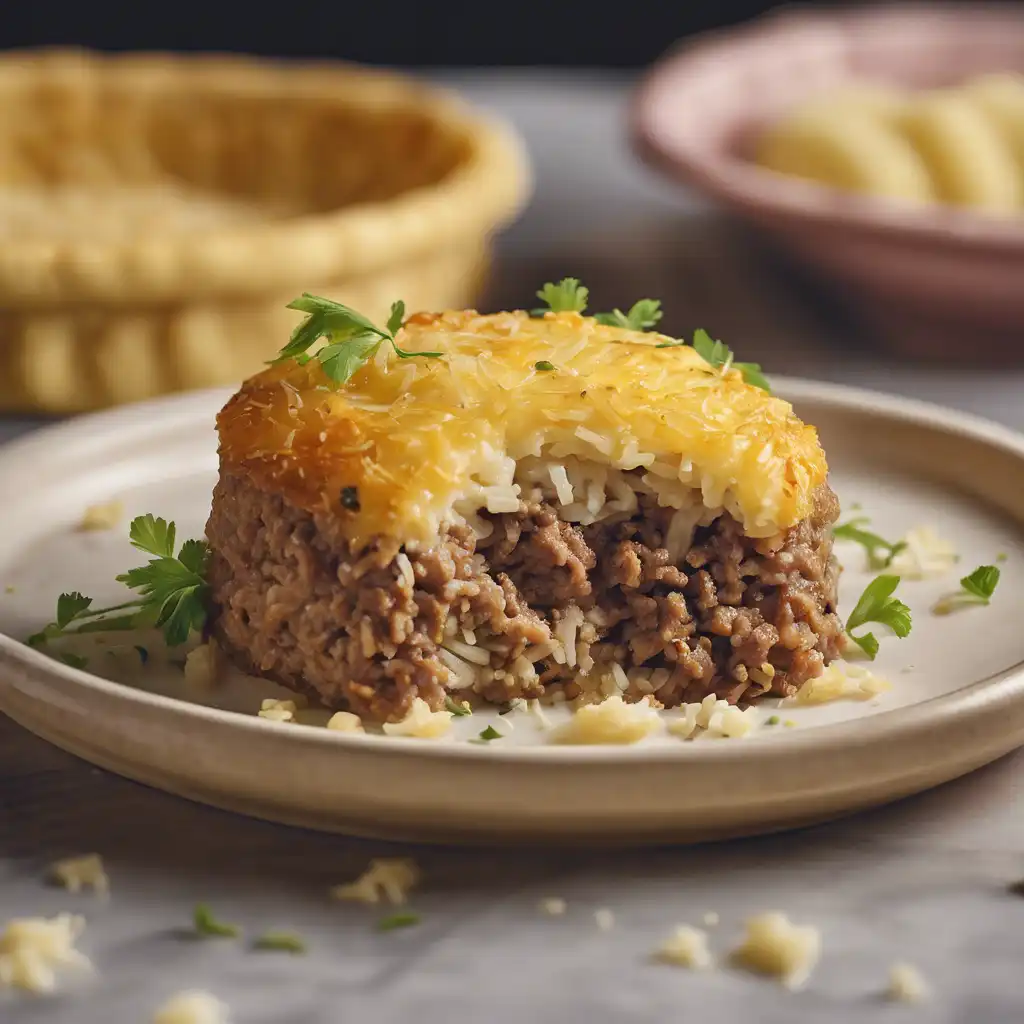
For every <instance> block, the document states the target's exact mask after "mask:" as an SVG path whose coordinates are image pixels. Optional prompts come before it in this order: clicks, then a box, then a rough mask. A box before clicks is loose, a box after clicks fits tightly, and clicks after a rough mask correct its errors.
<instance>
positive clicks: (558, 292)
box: [532, 277, 590, 316]
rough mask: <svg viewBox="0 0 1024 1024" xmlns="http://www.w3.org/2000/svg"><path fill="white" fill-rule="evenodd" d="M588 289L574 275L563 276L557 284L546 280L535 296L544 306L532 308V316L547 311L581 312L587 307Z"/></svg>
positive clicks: (541, 314) (540, 314)
mask: <svg viewBox="0 0 1024 1024" xmlns="http://www.w3.org/2000/svg"><path fill="white" fill-rule="evenodd" d="M589 294H590V292H589V290H588V289H586V288H584V287H583V285H581V284H580V282H579V279H578V278H575V277H563V278H562V280H561V281H559V282H558V284H553V283H552V282H551V281H548V283H547V284H545V285H544V287H543V288H541V290H540V291H539V292H537V298H538V299H540V301H541V302H543V303H544V306H545V307H546V308H541V309H534V310H532V313H533V315H534V316H543V315H544V314H545V313H547V312H549V311H550V312H552V313H567V312H575V313H582V312H583V311H584V310H585V309H586V308H587V297H588V295H589Z"/></svg>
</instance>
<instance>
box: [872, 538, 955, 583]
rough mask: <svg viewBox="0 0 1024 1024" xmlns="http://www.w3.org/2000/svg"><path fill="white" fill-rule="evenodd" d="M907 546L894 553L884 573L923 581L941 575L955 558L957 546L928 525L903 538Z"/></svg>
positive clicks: (953, 564) (951, 567)
mask: <svg viewBox="0 0 1024 1024" xmlns="http://www.w3.org/2000/svg"><path fill="white" fill-rule="evenodd" d="M903 542H904V544H906V547H905V548H903V550H902V551H898V552H897V553H896V554H895V555H893V558H892V561H891V562H890V563H889V565H888V566H887V567H886V572H892V573H895V574H896V575H897V576H899V577H901V578H902V579H907V580H924V579H930V578H933V577H936V576H944V575H945V574H946V573H948V572H949V571H950V570H951V569H953V568H954V566H955V565H956V563H957V561H958V556H957V552H956V548H954V547H953V545H952V544H950V543H949V541H946V540H943V539H942V538H941V537H940V536H939V535H938V533H936V532H935V530H934V529H932V527H930V526H918V527H914V528H913V529H911V530H908V531H907V535H906V536H905V537H904V538H903Z"/></svg>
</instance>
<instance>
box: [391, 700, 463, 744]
mask: <svg viewBox="0 0 1024 1024" xmlns="http://www.w3.org/2000/svg"><path fill="white" fill-rule="evenodd" d="M451 727H452V716H451V714H450V713H449V712H448V711H431V710H430V705H429V704H428V703H427V702H426V701H425V700H424V699H423V698H422V697H416V698H415V699H414V700H413V702H412V706H411V707H410V708H409V713H408V714H407V715H406V716H405V718H403V719H402V720H401V721H400V722H385V723H384V732H385V733H386V734H387V735H388V736H411V737H413V738H415V739H421V740H435V739H437V738H438V737H440V736H444V735H446V734H447V733H448V732H450V731H451Z"/></svg>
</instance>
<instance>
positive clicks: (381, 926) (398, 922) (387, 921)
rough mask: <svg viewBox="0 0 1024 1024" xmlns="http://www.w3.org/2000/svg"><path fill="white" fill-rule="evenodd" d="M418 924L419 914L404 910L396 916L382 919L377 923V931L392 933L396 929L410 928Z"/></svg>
mask: <svg viewBox="0 0 1024 1024" xmlns="http://www.w3.org/2000/svg"><path fill="white" fill-rule="evenodd" d="M419 923H420V915H419V914H417V913H415V912H413V911H411V910H405V911H402V912H400V913H398V914H392V915H391V916H390V917H382V918H381V919H380V920H379V921H378V922H377V931H379V932H393V931H395V929H397V928H411V927H412V926H413V925H415V924H419Z"/></svg>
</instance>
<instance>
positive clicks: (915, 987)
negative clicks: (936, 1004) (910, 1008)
mask: <svg viewBox="0 0 1024 1024" xmlns="http://www.w3.org/2000/svg"><path fill="white" fill-rule="evenodd" d="M887 995H888V997H889V998H890V999H892V1000H894V1001H895V1002H898V1003H923V1002H924V1001H925V1000H926V999H928V998H929V997H930V996H931V988H930V987H929V985H928V982H927V981H925V979H924V975H922V974H921V972H920V971H919V970H918V969H917V968H916V967H914V966H912V965H911V964H893V965H892V967H890V968H889V988H888V990H887Z"/></svg>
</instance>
